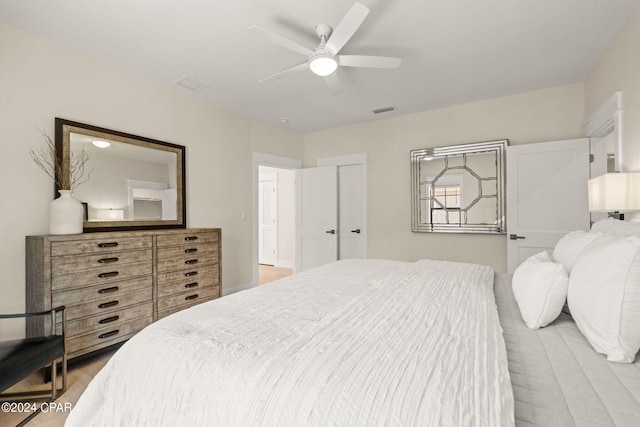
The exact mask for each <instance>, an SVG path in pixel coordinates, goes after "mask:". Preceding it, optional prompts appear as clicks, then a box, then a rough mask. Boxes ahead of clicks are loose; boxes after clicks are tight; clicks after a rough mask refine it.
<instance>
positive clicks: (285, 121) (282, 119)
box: [280, 117, 289, 125]
mask: <svg viewBox="0 0 640 427" xmlns="http://www.w3.org/2000/svg"><path fill="white" fill-rule="evenodd" d="M280 123H282V124H283V125H288V124H289V119H287V118H286V117H282V118H281V119H280Z"/></svg>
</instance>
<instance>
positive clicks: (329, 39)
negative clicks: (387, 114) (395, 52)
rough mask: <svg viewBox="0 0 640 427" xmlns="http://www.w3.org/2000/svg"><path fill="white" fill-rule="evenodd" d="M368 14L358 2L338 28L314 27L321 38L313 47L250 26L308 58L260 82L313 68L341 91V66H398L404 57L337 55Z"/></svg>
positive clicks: (313, 70) (255, 31)
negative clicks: (338, 72) (339, 74)
mask: <svg viewBox="0 0 640 427" xmlns="http://www.w3.org/2000/svg"><path fill="white" fill-rule="evenodd" d="M368 14H369V9H368V8H367V7H366V6H365V5H363V4H361V3H355V4H354V5H353V7H351V9H350V10H349V11H348V12H347V14H346V15H345V16H344V18H342V21H340V23H339V24H338V26H337V27H336V28H335V29H332V28H331V26H330V25H328V24H318V25H316V28H315V30H316V34H317V35H318V37H319V38H320V44H319V45H318V47H316V48H315V49H313V50H312V49H309V48H307V47H305V46H302V45H301V44H298V43H296V42H294V41H292V40H289V39H287V38H285V37H282V36H280V35H278V34H276V33H273V32H271V31H269V30H266V29H264V28H261V27H258V26H256V25H252V26H250V27H249V30H250V31H253V32H254V33H259V34H262V35H263V36H266V37H267V38H269V39H270V40H271V41H272V42H274V43H276V44H279V45H280V46H283V47H286V48H287V49H290V50H292V51H294V52H297V53H300V54H302V55H305V56H306V57H307V61H305V62H303V63H302V64H298V65H294V66H293V67H290V68H287V69H285V70H282V71H278V72H277V73H275V74H272V75H270V76H267V77H265V78H263V79H261V80H260V82H265V81H268V80H272V79H276V78H279V77H284V76H287V75H289V74H293V73H297V72H299V71H304V70H306V69H310V70H311V71H312V72H313V73H314V74H316V75H318V76H321V77H324V81H325V82H326V84H327V87H328V88H329V90H331V91H332V92H334V93H339V92H340V91H341V90H342V88H341V85H340V80H339V79H338V76H337V74H336V73H335V71H336V69H337V68H338V67H364V68H397V67H399V66H400V62H401V59H399V58H390V57H386V56H368V55H338V53H339V52H340V50H341V49H342V48H343V47H344V45H345V44H347V42H348V41H349V39H351V37H352V36H353V35H354V34H355V32H356V31H358V28H360V25H362V23H363V22H364V20H365V18H366V17H367V15H368Z"/></svg>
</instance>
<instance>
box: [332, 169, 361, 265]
mask: <svg viewBox="0 0 640 427" xmlns="http://www.w3.org/2000/svg"><path fill="white" fill-rule="evenodd" d="M362 209H363V191H362V165H360V164H358V165H348V166H338V259H347V258H365V254H364V244H363V239H364V235H365V232H366V230H365V229H364V226H363V215H362Z"/></svg>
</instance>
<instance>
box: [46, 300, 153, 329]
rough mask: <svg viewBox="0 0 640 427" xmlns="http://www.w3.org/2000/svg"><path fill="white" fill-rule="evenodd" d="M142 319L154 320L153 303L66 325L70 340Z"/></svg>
mask: <svg viewBox="0 0 640 427" xmlns="http://www.w3.org/2000/svg"><path fill="white" fill-rule="evenodd" d="M140 317H147V318H153V302H151V301H149V302H146V303H144V304H138V305H134V306H131V307H127V308H123V309H120V310H115V311H112V312H110V313H103V314H101V315H99V316H92V317H84V318H82V319H78V320H72V321H70V322H67V323H66V335H67V337H68V338H73V337H75V336H79V335H85V334H87V333H91V332H95V331H97V330H102V329H105V328H113V327H115V326H116V325H120V324H121V323H123V322H130V321H132V320H135V319H138V318H140ZM58 332H60V323H59V324H58Z"/></svg>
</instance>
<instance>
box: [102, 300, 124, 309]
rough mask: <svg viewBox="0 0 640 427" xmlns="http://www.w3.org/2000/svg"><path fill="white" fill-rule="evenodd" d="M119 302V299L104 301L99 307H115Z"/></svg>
mask: <svg viewBox="0 0 640 427" xmlns="http://www.w3.org/2000/svg"><path fill="white" fill-rule="evenodd" d="M118 303H119V301H109V302H103V303H102V304H100V305H98V308H109V307H114V306H116V305H118Z"/></svg>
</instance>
